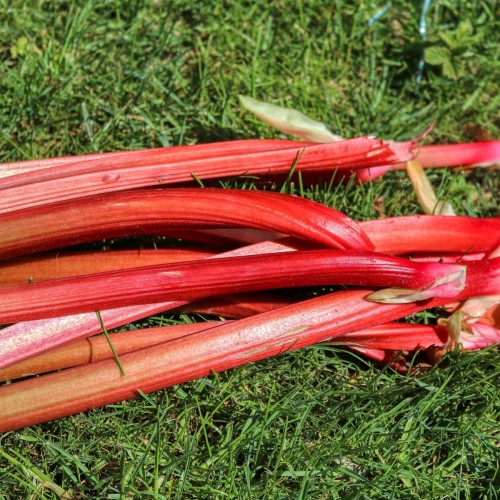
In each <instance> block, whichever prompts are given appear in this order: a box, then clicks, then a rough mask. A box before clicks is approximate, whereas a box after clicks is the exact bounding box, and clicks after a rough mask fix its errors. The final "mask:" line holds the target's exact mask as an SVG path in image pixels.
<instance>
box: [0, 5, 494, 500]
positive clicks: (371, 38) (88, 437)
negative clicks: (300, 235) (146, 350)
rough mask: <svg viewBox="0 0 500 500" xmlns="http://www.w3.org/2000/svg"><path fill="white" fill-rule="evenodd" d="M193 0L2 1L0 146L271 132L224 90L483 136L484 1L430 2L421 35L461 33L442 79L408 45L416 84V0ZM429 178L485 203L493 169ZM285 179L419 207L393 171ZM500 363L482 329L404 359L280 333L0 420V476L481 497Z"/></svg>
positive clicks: (170, 141) (19, 481)
mask: <svg viewBox="0 0 500 500" xmlns="http://www.w3.org/2000/svg"><path fill="white" fill-rule="evenodd" d="M209 4H210V5H208V4H207V3H206V2H190V3H187V2H181V1H172V2H163V1H157V2H147V1H139V0H137V1H134V0H126V1H122V0H115V1H107V2H104V1H86V2H69V1H61V0H54V1H52V2H40V1H37V0H30V1H21V0H9V1H7V0H0V12H1V13H2V20H3V23H2V25H1V26H0V69H1V72H2V79H1V80H0V93H1V96H2V99H1V102H0V151H1V153H0V160H2V161H11V160H12V161H13V160H20V159H30V158H39V157H48V156H58V155H69V154H76V153H87V152H88V153H90V152H95V151H113V150H122V149H133V148H146V147H153V146H160V145H175V144H193V143H203V142H208V141H215V140H230V139H236V138H246V137H271V136H278V135H279V134H277V133H275V132H274V131H272V130H269V129H268V128H267V127H266V126H265V125H263V124H262V123H260V122H258V121H257V120H256V119H253V118H252V117H251V116H249V115H248V114H245V113H244V112H243V111H242V110H241V109H240V108H239V106H238V103H237V98H236V96H237V95H238V94H246V95H251V96H254V97H256V98H259V99H263V100H269V101H271V102H274V103H276V104H280V105H284V106H290V107H294V108H296V109H299V110H301V111H303V112H305V113H306V114H308V115H310V116H311V117H313V118H316V119H318V120H322V121H324V122H325V123H327V124H328V125H329V126H330V127H331V129H332V131H333V132H335V133H340V134H342V135H344V136H346V137H354V136H356V135H365V134H375V135H377V136H380V137H388V138H400V139H402V138H407V137H409V136H411V135H414V134H416V133H418V132H420V131H422V130H423V129H424V128H425V127H426V126H427V125H428V124H429V122H431V121H432V120H433V119H436V120H437V125H436V127H435V128H434V130H433V132H432V134H431V135H430V137H428V138H427V139H426V141H428V142H454V141H467V140H473V139H474V138H475V137H478V136H484V135H487V134H489V135H491V136H492V137H498V135H499V134H498V122H497V121H495V119H496V115H495V112H496V111H497V110H498V105H499V99H500V98H499V96H498V92H497V82H498V76H499V70H498V63H496V62H495V61H497V60H498V44H497V42H496V40H497V38H496V34H497V33H498V20H496V19H495V15H494V14H495V12H494V11H495V8H496V4H495V2H493V1H476V0H471V1H468V2H462V1H460V2H449V1H443V2H435V3H432V4H431V7H430V10H429V13H428V16H427V22H428V40H427V47H440V46H444V45H445V42H444V41H443V38H442V34H443V33H445V34H448V35H449V36H448V38H450V37H452V38H453V37H455V38H456V36H457V27H458V26H459V24H460V22H463V21H467V20H468V21H470V25H471V27H472V33H469V39H467V40H466V42H464V43H462V44H456V46H454V47H453V50H452V51H451V56H450V57H451V63H452V64H454V67H455V68H456V75H455V79H451V78H448V77H447V76H445V74H444V73H443V68H442V67H441V66H440V65H438V64H437V65H430V64H426V66H425V69H424V74H423V79H422V81H421V82H420V83H417V82H416V74H417V67H418V63H419V60H420V58H421V56H422V54H423V51H424V46H423V43H422V40H421V38H420V35H419V33H418V27H419V26H418V21H419V16H420V5H419V4H420V2H403V1H401V0H399V1H398V0H396V1H393V2H392V3H391V6H390V8H389V10H388V11H387V13H386V14H385V15H384V16H383V17H382V18H381V19H379V20H378V21H376V22H375V23H374V24H373V25H371V26H370V25H369V22H368V21H369V19H370V18H371V17H372V16H373V15H374V14H375V13H376V12H377V11H378V10H379V9H380V7H381V6H383V4H380V3H378V2H375V1H368V2H364V3H363V4H357V3H351V2H346V1H344V0H337V1H335V2H326V1H311V2H307V3H305V2H297V3H294V2H284V1H273V2H264V1H262V0H256V1H253V2H246V1H244V2H222V1H219V0H214V1H213V2H209ZM455 38H453V39H455ZM431 179H432V181H433V183H434V185H435V186H437V187H438V188H439V195H440V196H441V197H444V198H446V199H447V200H449V201H451V202H452V203H453V205H454V207H455V208H456V210H457V212H458V213H460V214H467V215H473V216H487V215H489V216H492V215H497V206H498V198H497V199H495V197H498V192H500V185H499V184H500V182H499V176H498V174H496V175H495V174H494V173H492V172H486V171H478V172H474V173H473V174H470V175H464V174H463V173H457V172H444V171H436V172H433V173H431ZM241 184H243V185H245V187H248V188H252V182H251V181H250V180H247V181H243V180H242V181H241ZM223 185H227V184H226V183H223ZM285 187H286V190H287V191H288V192H296V193H303V195H304V196H307V197H309V198H311V199H314V200H316V201H320V202H322V203H326V204H328V205H330V206H333V207H335V208H337V209H339V210H342V211H344V212H346V213H348V214H349V215H351V216H352V217H355V218H357V219H367V218H373V217H378V216H379V215H380V214H381V213H383V214H384V215H385V216H393V215H400V214H412V213H417V212H419V207H418V205H417V201H416V198H415V197H414V195H413V194H412V193H411V188H410V183H409V181H408V180H407V179H406V177H405V175H404V174H403V173H400V172H391V173H390V174H388V175H386V176H385V177H384V178H383V179H381V180H378V181H376V182H374V183H373V184H364V185H361V186H353V185H349V186H348V187H346V188H339V187H335V186H333V187H332V186H329V179H325V180H324V183H322V184H318V185H317V186H312V187H310V188H309V187H305V188H304V190H303V191H302V190H301V189H300V187H299V186H297V185H293V184H291V185H287V186H285ZM266 188H267V189H271V188H275V189H276V190H280V189H281V188H282V186H281V185H277V186H266ZM428 318H432V315H431V313H427V315H424V316H420V317H419V318H417V319H418V320H419V321H426V320H427V319H428ZM170 320H171V321H185V320H190V318H189V317H186V316H183V317H181V318H179V317H175V318H170V317H169V316H165V317H164V318H163V321H170ZM154 321H155V320H150V321H149V322H146V323H151V322H154ZM499 369H500V358H499V356H498V350H495V349H488V350H486V351H484V352H480V353H474V354H460V353H452V354H450V355H449V356H448V357H447V358H446V359H445V360H444V362H443V363H441V365H440V366H438V367H437V368H436V369H433V370H431V371H430V372H429V373H427V374H425V375H423V376H421V377H418V378H411V377H405V376H402V375H398V374H395V373H393V372H392V371H390V370H387V369H381V368H380V367H377V366H374V365H373V364H371V363H369V362H367V361H364V360H362V359H360V358H359V357H357V356H355V355H353V354H349V353H347V352H345V351H343V350H341V349H339V348H332V347H330V346H326V345H324V346H316V347H313V348H310V349H307V350H304V351H301V352H296V353H288V354H286V355H283V356H280V357H279V358H277V359H271V360H267V361H264V362H259V363H257V364H254V365H250V366H245V367H242V368H240V369H236V370H232V371H230V372H228V373H223V374H219V375H215V376H212V377H210V378H205V379H202V380H198V381H196V382H192V383H189V384H185V385H183V386H182V387H176V388H173V389H170V390H166V391H161V392H158V393H155V394H151V395H147V396H146V395H144V396H143V397H140V398H138V399H136V400H133V401H128V402H125V403H122V404H117V405H112V406H108V407H106V408H104V409H100V410H95V411H92V412H87V413H85V414H81V415H76V416H74V417H70V418H67V419H62V420H59V421H56V422H52V423H48V424H44V425H38V426H34V427H31V428H28V429H23V430H21V431H17V432H9V433H5V434H3V435H2V436H0V497H2V498H58V497H62V498H84V497H90V498H124V497H140V498H142V497H144V498H169V499H170V498H325V499H326V498H338V497H345V498H404V499H406V498H422V497H424V498H496V497H497V496H498V493H497V489H496V487H498V484H499V482H500V478H499V476H498V472H497V471H498V469H499V463H498V431H499V428H498V418H499V400H498V387H497V386H496V385H495V378H497V377H498V374H499Z"/></svg>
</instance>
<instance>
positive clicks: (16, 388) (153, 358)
mask: <svg viewBox="0 0 500 500" xmlns="http://www.w3.org/2000/svg"><path fill="white" fill-rule="evenodd" d="M497 265H498V266H499V267H500V264H499V263H497ZM482 271H484V272H487V271H488V270H484V269H483V270H482ZM482 277H483V276H481V271H478V270H477V269H476V276H475V277H474V278H473V279H472V282H471V283H470V284H469V287H468V289H466V291H464V292H462V293H461V294H460V296H461V298H466V297H467V294H468V293H473V292H475V291H477V290H476V289H475V287H476V286H477V283H476V282H475V280H478V279H481V278H482ZM496 286H497V287H498V284H497V285H496ZM369 293H370V292H369V291H368V290H355V291H344V292H338V293H335V294H330V295H326V296H322V297H318V298H315V299H311V300H308V301H304V302H301V303H299V304H293V305H290V306H286V307H283V308H279V309H276V310H273V311H269V312H266V313H263V314H259V315H257V316H252V317H250V318H245V319H242V320H239V321H234V322H230V323H227V324H223V325H221V326H218V327H214V328H210V329H207V330H204V331H202V332H200V333H196V334H192V335H189V336H186V337H182V338H180V339H177V340H173V341H171V342H166V343H163V344H159V345H157V346H153V347H150V348H146V349H141V350H139V351H135V352H133V353H129V354H125V355H123V356H122V357H121V358H120V359H121V363H122V365H123V366H124V368H125V372H126V375H125V376H121V374H120V370H119V368H118V366H117V364H116V362H115V361H114V360H106V361H101V362H99V363H96V364H94V365H92V366H89V365H87V366H81V367H76V368H71V369H68V370H63V371H61V372H58V373H53V374H49V375H45V376H42V377H39V378H36V379H31V380H26V381H22V382H18V383H14V384H10V385H7V386H4V387H1V388H0V431H8V430H13V429H18V428H20V427H24V426H27V425H33V424H35V423H40V422H45V421H48V420H52V419H55V418H60V417H63V416H67V415H71V414H74V413H77V412H81V411H85V410H88V409H90V408H95V407H97V406H102V405H106V404H111V403H113V402H116V401H122V400H124V399H128V398H132V397H134V396H136V395H137V394H138V393H139V390H140V391H142V392H145V393H148V392H152V391H155V390H158V389H161V388H165V387H169V386H172V385H176V384H180V383H183V382H187V381H189V380H194V379H196V378H199V377H204V376H207V375H210V374H212V373H213V372H218V371H222V370H227V369H230V368H234V367H236V366H240V365H242V364H245V363H248V362H253V361H257V360H259V359H264V358H266V357H270V356H275V355H278V354H281V353H284V352H286V351H289V350H295V349H298V348H301V347H306V346H308V345H312V344H315V343H317V342H324V341H328V340H331V339H332V338H334V337H337V336H339V335H342V334H345V333H347V332H350V331H354V330H359V329H364V328H370V327H372V326H376V325H378V324H381V323H386V322H389V321H393V320H396V319H400V318H402V317H404V316H407V315H409V314H414V313H415V312H418V311H420V310H423V309H426V308H428V307H437V306H440V305H443V302H444V301H445V300H446V299H442V298H435V299H432V300H430V301H426V302H425V303H420V304H375V303H372V302H369V301H366V300H363V299H364V298H365V297H366V296H367V294H369Z"/></svg>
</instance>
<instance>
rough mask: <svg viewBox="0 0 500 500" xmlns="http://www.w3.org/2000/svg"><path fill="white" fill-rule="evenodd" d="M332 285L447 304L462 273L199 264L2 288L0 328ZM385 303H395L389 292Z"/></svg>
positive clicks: (332, 262) (381, 265) (365, 257)
mask: <svg viewBox="0 0 500 500" xmlns="http://www.w3.org/2000/svg"><path fill="white" fill-rule="evenodd" d="M334 284H342V285H358V286H370V287H393V288H396V287H397V288H398V289H399V288H402V289H405V290H404V292H402V293H401V294H400V295H401V300H402V301H408V300H413V299H409V298H408V296H411V297H412V298H413V297H416V298H415V300H423V299H428V298H431V297H434V296H439V297H448V298H450V299H454V298H455V297H456V295H457V293H458V292H459V291H460V290H461V289H462V288H463V286H464V284H465V267H464V266H456V265H450V264H435V263H415V262H412V261H410V260H407V259H401V258H398V257H391V256H386V255H383V254H376V253H372V252H353V251H350V252H349V251H339V250H309V251H298V252H286V253H278V254H266V255H254V256H246V257H226V258H218V259H204V260H198V261H192V262H181V263H174V264H165V265H157V266H150V267H143V268H136V269H125V270H120V271H111V272H108V273H101V274H95V275H87V276H79V277H75V278H66V279H60V280H51V281H45V282H42V283H33V284H29V285H21V286H15V287H7V288H3V289H0V304H1V306H0V323H14V322H17V321H28V320H34V319H41V318H48V317H54V316H64V315H69V314H77V313H82V312H88V311H96V310H102V309H111V308H114V307H118V306H127V305H130V306H131V305H136V304H147V303H153V302H156V301H160V300H169V299H170V300H188V301H191V300H196V299H200V298H204V297H207V296H212V295H223V294H227V293H238V292H248V291H256V290H269V289H274V288H289V287H300V286H312V285H334ZM406 289H409V290H406ZM391 300H392V301H393V302H396V301H397V300H398V299H397V294H395V295H394V294H393V295H392V296H391Z"/></svg>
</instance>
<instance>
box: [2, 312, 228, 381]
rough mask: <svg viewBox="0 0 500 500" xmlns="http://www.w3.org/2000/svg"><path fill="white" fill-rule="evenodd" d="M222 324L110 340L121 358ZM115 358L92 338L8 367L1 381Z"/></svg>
mask: <svg viewBox="0 0 500 500" xmlns="http://www.w3.org/2000/svg"><path fill="white" fill-rule="evenodd" d="M221 323H222V322H221V321H218V322H207V323H189V324H187V325H172V326H160V327H157V328H145V329H144V330H132V331H127V332H121V333H112V334H110V336H109V337H110V339H111V341H112V343H113V347H114V348H115V351H116V353H117V354H118V356H122V355H123V354H126V353H128V352H133V351H138V350H139V349H144V348H146V347H151V346H154V345H157V344H162V343H163V342H168V341H170V340H174V339H178V338H181V337H185V336H186V335H191V334H192V333H196V332H199V331H201V330H205V329H207V328H212V327H213V326H217V325H219V324H221ZM113 357H114V354H113V351H112V350H111V347H110V345H109V342H108V339H107V338H106V337H105V336H104V335H99V336H96V337H89V338H86V339H82V340H76V341H74V342H70V343H68V344H66V345H64V346H61V347H58V348H56V349H52V350H50V351H48V352H45V353H43V354H39V355H37V356H33V357H31V358H29V359H26V360H24V361H21V362H19V363H15V364H13V365H11V366H9V367H7V368H3V369H0V382H3V381H6V380H14V379H17V378H21V377H27V376H30V375H39V374H41V373H47V372H52V371H56V370H62V369H64V368H71V367H73V366H79V365H84V364H88V363H97V362H98V361H102V360H104V359H109V358H113Z"/></svg>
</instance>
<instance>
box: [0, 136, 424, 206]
mask: <svg viewBox="0 0 500 500" xmlns="http://www.w3.org/2000/svg"><path fill="white" fill-rule="evenodd" d="M229 144H230V143H229ZM179 147H180V148H182V149H181V150H180V151H179V150H176V149H175V148H170V151H168V152H166V153H163V152H160V153H159V154H158V155H156V153H155V154H151V155H150V156H149V155H147V154H146V155H145V154H144V153H141V152H139V153H135V156H134V154H129V155H125V154H121V155H115V156H110V157H108V158H106V159H105V160H103V159H102V158H98V159H94V160H90V161H83V162H75V163H69V164H63V165H57V166H55V167H47V168H42V169H39V170H35V171H33V172H27V173H23V174H19V175H14V176H12V175H11V176H8V177H4V178H2V179H0V213H7V212H12V211H15V210H20V209H23V208H29V207H35V206H41V205H45V204H47V203H54V202H59V201H63V200H72V199H77V198H81V197H84V196H91V195H97V194H103V193H110V192H113V191H122V190H127V189H135V188H140V187H146V186H158V185H167V184H172V183H179V182H185V181H191V180H192V179H193V175H196V177H197V178H200V179H209V178H220V177H224V176H234V175H241V174H246V175H259V174H266V173H287V172H288V171H289V170H290V168H291V167H292V165H296V168H297V167H299V169H300V171H304V170H307V169H310V168H314V169H315V170H318V169H327V170H332V169H339V168H353V167H370V166H375V165H380V164H392V163H398V162H402V161H408V160H410V159H411V158H412V156H413V155H412V152H411V151H412V149H413V147H414V141H408V142H404V143H396V142H393V141H383V140H380V139H371V138H368V137H360V138H357V139H351V140H346V141H341V142H336V143H330V144H312V145H304V143H299V144H298V145H297V146H296V147H290V144H289V143H287V145H286V146H285V147H284V148H282V149H273V150H270V151H258V152H254V150H253V149H252V147H251V146H250V147H249V150H248V151H247V152H246V153H243V154H242V153H241V152H240V153H239V154H226V153H225V152H224V146H221V144H218V145H217V147H218V148H219V150H220V153H219V154H218V155H216V156H211V155H210V154H209V153H208V152H207V151H208V150H210V151H212V150H213V149H214V147H216V146H214V145H213V144H211V145H199V146H190V147H189V146H188V147H186V146H179ZM165 154H166V158H165Z"/></svg>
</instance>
